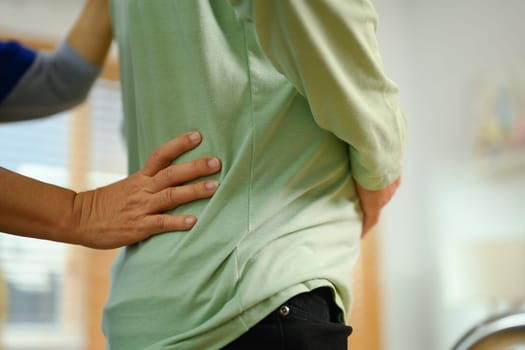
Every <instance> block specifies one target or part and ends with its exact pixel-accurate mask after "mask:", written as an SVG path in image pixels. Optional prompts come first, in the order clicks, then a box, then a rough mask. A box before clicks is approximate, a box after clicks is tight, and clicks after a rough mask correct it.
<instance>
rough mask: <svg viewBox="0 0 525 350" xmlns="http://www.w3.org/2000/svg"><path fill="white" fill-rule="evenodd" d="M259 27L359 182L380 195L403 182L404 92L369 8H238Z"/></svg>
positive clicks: (270, 1) (362, 4)
mask: <svg viewBox="0 0 525 350" xmlns="http://www.w3.org/2000/svg"><path fill="white" fill-rule="evenodd" d="M232 4H233V5H234V6H235V8H236V10H237V12H238V14H239V15H240V16H241V17H242V18H243V19H247V20H251V21H253V22H254V25H255V27H256V31H257V35H258V39H259V42H260V45H261V47H262V49H263V50H264V52H265V53H266V55H267V56H268V58H269V59H270V60H271V62H272V63H273V65H274V66H275V67H276V69H277V70H278V71H279V72H281V73H282V74H283V75H285V76H286V77H287V78H288V79H289V80H290V81H291V83H292V84H293V85H294V86H295V87H296V88H297V90H298V91H299V92H300V93H301V94H302V95H303V96H305V97H306V98H307V99H308V101H309V104H310V107H311V109H312V112H313V114H314V118H315V120H316V122H317V124H318V125H319V126H320V127H321V128H324V129H326V130H328V131H330V132H332V133H334V134H335V135H336V136H337V137H339V138H340V139H342V140H344V141H345V142H346V143H348V145H349V153H350V155H349V157H350V164H351V167H352V173H353V176H354V177H355V179H356V180H357V181H358V182H359V183H360V184H361V185H362V186H364V187H366V188H368V189H379V188H383V187H385V186H386V185H388V184H390V183H391V182H393V181H394V180H395V179H397V178H398V177H399V176H400V173H401V167H402V158H403V148H404V141H405V133H406V123H405V118H404V114H403V112H402V110H401V107H400V103H399V100H398V89H397V87H396V86H395V85H394V84H393V83H392V82H391V81H390V80H389V79H388V78H387V77H386V76H385V74H384V72H383V67H382V62H381V58H380V56H379V51H378V45H377V40H376V32H375V30H376V13H375V10H374V8H373V6H372V5H371V3H370V1H369V0H345V1H341V0H309V1H305V0H254V1H253V2H251V1H242V0H241V1H235V0H232Z"/></svg>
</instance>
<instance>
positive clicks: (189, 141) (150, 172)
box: [142, 131, 202, 176]
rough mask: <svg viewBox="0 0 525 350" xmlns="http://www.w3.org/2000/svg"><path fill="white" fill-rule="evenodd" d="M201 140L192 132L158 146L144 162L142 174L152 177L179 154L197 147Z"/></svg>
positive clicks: (197, 134)
mask: <svg viewBox="0 0 525 350" xmlns="http://www.w3.org/2000/svg"><path fill="white" fill-rule="evenodd" d="M201 140H202V137H201V135H200V134H199V133H198V132H196V131H192V132H188V133H186V134H183V135H181V136H179V137H176V138H174V139H173V140H170V141H168V142H166V143H164V144H162V145H160V146H159V147H157V149H155V151H153V153H152V154H151V156H150V157H149V158H148V160H147V161H146V164H145V165H144V167H143V168H142V173H143V174H144V175H147V176H154V175H155V174H157V173H158V172H159V171H160V170H162V169H164V168H166V167H167V166H168V165H170V164H171V162H172V161H173V160H175V159H176V158H178V157H179V156H180V155H181V154H183V153H184V152H187V151H189V150H191V149H193V148H195V147H196V146H198V145H199V144H200V142H201Z"/></svg>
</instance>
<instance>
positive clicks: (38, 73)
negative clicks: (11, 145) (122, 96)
mask: <svg viewBox="0 0 525 350" xmlns="http://www.w3.org/2000/svg"><path fill="white" fill-rule="evenodd" d="M111 37H112V34H111V22H110V15H109V7H108V3H107V0H88V1H87V2H86V5H85V7H84V9H83V11H82V13H81V15H80V17H79V18H78V20H77V22H76V23H75V25H74V26H73V28H72V30H71V32H70V34H69V36H68V38H67V40H66V41H64V42H63V43H62V44H61V45H60V46H59V47H58V48H57V49H56V50H55V51H53V52H52V53H44V52H39V53H38V56H37V58H36V59H35V60H34V62H33V64H32V65H31V67H30V68H29V69H28V70H27V72H26V73H25V74H24V75H23V77H22V78H21V79H20V80H19V81H18V83H17V84H16V86H15V87H14V88H13V89H12V91H11V92H10V94H9V95H8V96H7V97H6V98H5V99H4V100H3V101H2V103H1V104H0V120H1V121H20V120H27V119H34V118H39V117H44V116H48V115H52V114H56V113H59V112H62V111H64V110H67V109H70V108H72V107H74V106H76V105H78V104H80V103H81V102H83V101H84V100H85V99H86V97H87V94H88V92H89V90H90V89H91V87H92V86H93V83H94V82H95V81H96V78H97V76H98V75H99V73H100V69H101V68H100V66H101V65H102V64H103V62H104V59H105V57H106V55H107V52H108V49H109V45H110V43H111Z"/></svg>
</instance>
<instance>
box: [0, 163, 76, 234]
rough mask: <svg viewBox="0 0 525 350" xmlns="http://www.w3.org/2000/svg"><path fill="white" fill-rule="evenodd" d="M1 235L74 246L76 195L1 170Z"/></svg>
mask: <svg viewBox="0 0 525 350" xmlns="http://www.w3.org/2000/svg"><path fill="white" fill-rule="evenodd" d="M0 193H2V196H1V197H0V213H1V214H0V217H1V219H0V231H1V232H6V233H11V234H16V235H21V236H26V237H33V238H41V239H47V240H53V241H59V242H68V243H75V242H74V238H75V232H74V230H75V228H76V225H75V218H74V216H75V213H74V210H73V208H74V203H75V197H76V193H75V192H74V191H71V190H68V189H65V188H61V187H58V186H54V185H50V184H46V183H43V182H40V181H37V180H34V179H31V178H28V177H25V176H22V175H19V174H16V173H14V172H11V171H9V170H6V169H4V168H0Z"/></svg>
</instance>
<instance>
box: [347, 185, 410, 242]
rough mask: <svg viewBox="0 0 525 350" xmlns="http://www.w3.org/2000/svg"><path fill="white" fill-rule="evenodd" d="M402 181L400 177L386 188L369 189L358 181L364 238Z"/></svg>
mask: <svg viewBox="0 0 525 350" xmlns="http://www.w3.org/2000/svg"><path fill="white" fill-rule="evenodd" d="M400 183H401V178H398V179H397V180H395V181H394V182H392V183H391V184H390V185H388V186H386V187H385V188H382V189H380V190H368V189H366V188H364V187H363V186H361V185H360V184H359V183H358V182H357V181H356V188H357V194H358V195H359V200H360V202H361V209H362V210H363V228H362V230H361V237H362V238H363V237H364V236H365V235H366V234H367V233H368V232H369V231H370V230H371V229H372V228H373V227H374V226H375V225H376V224H377V223H378V221H379V218H380V216H381V210H382V209H383V208H384V206H385V205H386V204H387V203H388V202H390V200H391V199H392V197H393V196H394V194H395V193H396V190H397V188H398V187H399V184H400Z"/></svg>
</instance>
